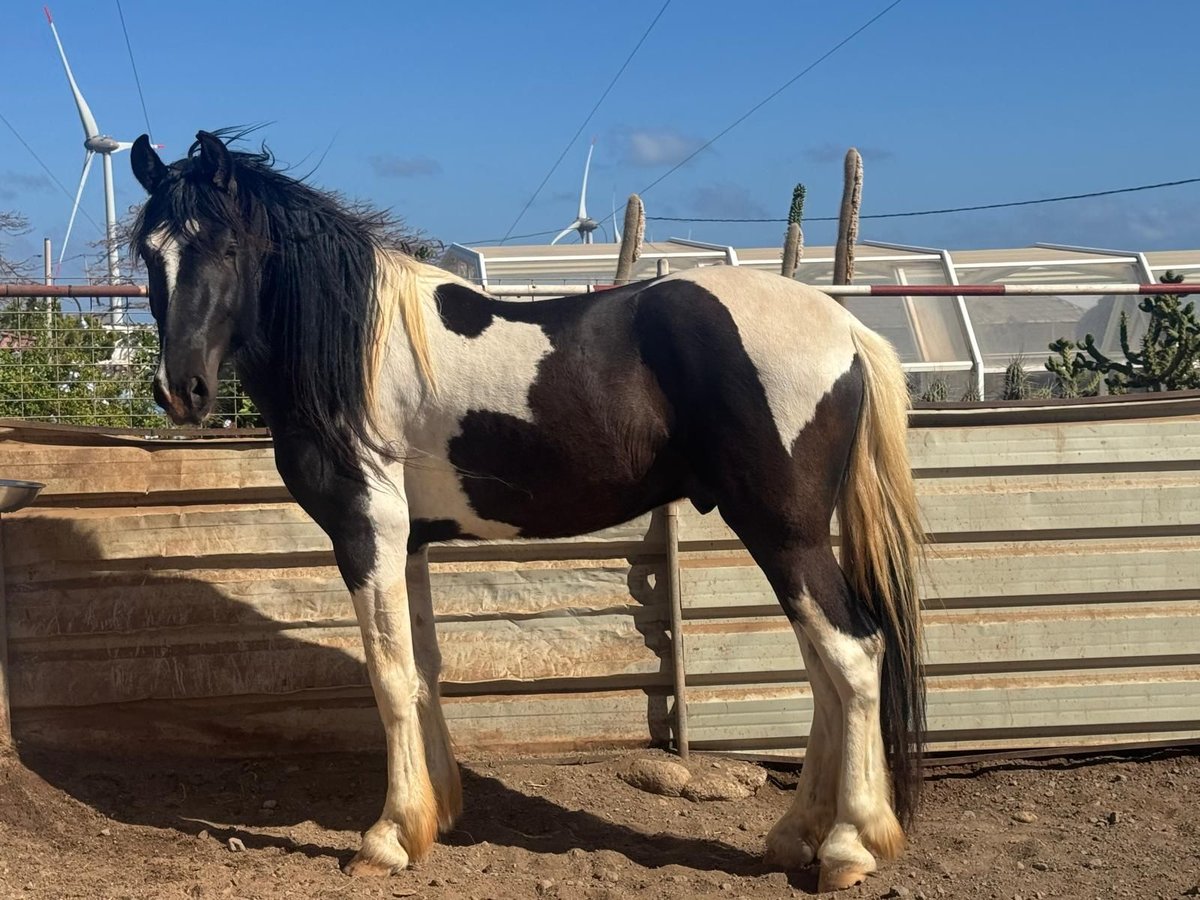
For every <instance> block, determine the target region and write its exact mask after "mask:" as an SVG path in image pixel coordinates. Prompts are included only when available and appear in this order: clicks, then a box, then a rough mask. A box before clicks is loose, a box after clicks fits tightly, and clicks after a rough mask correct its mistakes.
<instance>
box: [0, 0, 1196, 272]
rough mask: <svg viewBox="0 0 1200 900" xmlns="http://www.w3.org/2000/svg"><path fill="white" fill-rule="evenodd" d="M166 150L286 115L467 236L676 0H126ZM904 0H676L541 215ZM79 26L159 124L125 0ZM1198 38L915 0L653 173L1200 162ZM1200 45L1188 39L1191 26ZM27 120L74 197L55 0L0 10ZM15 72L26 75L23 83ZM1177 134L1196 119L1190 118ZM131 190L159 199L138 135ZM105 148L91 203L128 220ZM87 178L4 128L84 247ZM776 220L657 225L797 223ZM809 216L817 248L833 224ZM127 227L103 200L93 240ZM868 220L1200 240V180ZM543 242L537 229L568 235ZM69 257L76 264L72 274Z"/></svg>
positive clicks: (99, 9)
mask: <svg viewBox="0 0 1200 900" xmlns="http://www.w3.org/2000/svg"><path fill="white" fill-rule="evenodd" d="M122 4H123V9H124V13H125V19H126V23H127V25H128V29H129V35H130V39H131V41H132V44H133V50H134V54H135V57H136V61H137V64H138V68H139V72H140V74H141V79H142V84H143V87H144V89H145V99H146V105H147V108H148V111H149V117H150V124H151V126H152V128H153V134H154V138H155V140H157V141H160V142H162V143H165V144H167V149H166V150H165V151H163V155H164V157H165V158H168V159H174V158H177V157H178V156H180V155H182V154H183V153H185V152H186V150H187V147H188V144H189V143H190V142H191V140H192V138H193V137H194V135H195V132H196V130H197V129H200V128H205V129H213V128H217V127H220V126H223V125H236V124H245V123H269V124H267V125H266V127H265V128H264V129H263V130H262V131H261V132H260V134H261V135H262V137H263V138H264V139H265V140H266V141H267V143H268V144H269V145H270V147H271V148H272V149H273V150H274V151H275V153H276V155H277V156H278V158H279V159H280V160H281V161H283V162H286V163H291V164H294V165H295V166H296V167H297V168H298V169H299V170H301V171H306V170H308V169H311V168H312V167H313V166H315V165H316V164H317V162H318V160H320V165H319V166H318V167H317V169H316V171H315V173H314V174H313V176H312V180H313V181H314V182H315V183H317V184H319V185H322V186H325V187H329V188H333V189H337V190H339V191H342V192H344V193H346V194H348V195H351V196H354V197H357V198H360V199H365V200H369V201H371V202H373V203H375V204H376V205H379V206H383V207H388V208H391V209H392V210H394V211H395V212H396V213H398V214H400V215H401V216H403V217H404V218H405V219H406V220H407V221H408V222H409V223H410V224H412V225H414V226H417V227H420V228H422V229H424V230H425V231H426V232H428V233H429V234H430V235H431V236H434V237H437V238H440V239H442V240H444V241H447V242H449V241H474V240H481V239H486V238H497V237H500V236H501V235H503V234H504V233H505V231H507V230H508V228H509V226H510V224H511V223H512V221H513V219H514V218H515V217H516V215H517V213H518V212H519V211H520V209H521V207H522V205H524V203H525V201H526V200H527V199H528V197H529V195H530V194H531V193H532V192H533V190H534V188H536V187H537V185H538V183H539V182H540V181H541V180H542V178H543V177H544V176H545V174H546V172H547V170H548V169H549V167H550V165H551V164H552V163H553V161H554V160H555V159H556V158H557V156H558V154H559V153H560V152H561V150H562V148H563V146H564V145H565V143H566V141H567V140H568V139H569V138H570V136H571V135H572V134H573V133H574V132H575V130H576V129H577V128H578V127H579V124H580V122H581V121H582V120H583V118H584V116H585V115H586V114H587V112H588V110H590V109H591V107H592V105H593V104H594V103H595V101H596V99H597V98H598V97H599V96H600V93H601V92H602V90H603V89H604V87H605V86H606V85H607V84H608V82H609V80H610V79H611V78H612V76H613V75H614V73H615V72H616V71H617V68H618V67H619V66H620V64H621V62H622V61H623V60H624V58H625V57H626V55H627V54H628V53H629V51H630V50H631V49H632V48H633V46H634V44H635V43H636V42H637V40H638V38H639V37H640V36H641V34H642V32H643V31H644V30H645V28H646V26H647V25H648V24H649V23H650V21H651V20H652V19H653V17H654V15H655V13H656V12H657V11H658V9H659V7H660V6H661V0H646V2H629V0H608V2H605V3H564V2H548V0H541V2H523V3H510V4H497V3H495V2H488V3H483V2H472V0H459V2H457V3H453V4H410V3H386V4H385V3H369V2H368V3H359V4H354V5H346V4H340V3H338V4H335V3H330V2H316V0H292V2H287V3H283V2H254V3H249V2H246V0H203V2H200V3H190V4H180V3H173V2H162V0H159V2H156V3H150V2H145V0H122ZM886 5H887V0H841V2H837V3H830V2H822V3H815V2H807V0H804V2H798V0H794V2H773V3H769V2H758V0H742V2H739V3H737V4H731V3H727V2H725V3H717V2H708V0H691V2H688V0H673V2H672V3H671V5H670V7H669V8H668V9H667V11H666V13H665V14H664V15H663V16H662V18H661V20H660V21H659V22H658V25H657V26H656V27H655V29H654V30H653V31H652V32H651V34H650V36H649V38H648V39H647V40H646V42H645V44H644V45H643V46H642V48H641V50H640V51H639V53H638V54H637V55H636V56H635V58H634V59H633V61H632V63H631V64H630V65H629V67H628V69H627V70H626V71H625V73H624V75H623V77H622V78H621V80H620V81H619V82H618V83H617V85H616V87H615V88H614V89H613V90H612V92H611V93H610V94H609V96H608V98H607V99H606V100H605V102H604V103H603V105H602V106H601V107H600V109H599V110H598V112H597V113H596V115H595V117H594V118H593V120H592V121H591V123H590V124H589V125H588V126H587V128H586V129H585V131H584V133H583V135H582V136H581V138H580V140H579V142H578V143H577V144H576V145H575V146H574V147H573V148H572V150H571V151H570V152H569V153H568V154H567V157H566V159H565V160H564V161H563V164H562V165H561V166H560V167H559V168H558V170H557V171H556V172H555V174H554V175H553V177H551V179H550V181H549V182H548V184H547V185H546V187H545V188H544V190H543V191H542V194H541V196H540V197H539V199H538V200H537V201H536V202H535V203H534V204H533V205H532V206H531V207H530V209H529V210H528V211H527V212H526V213H525V215H524V217H523V218H522V220H521V222H520V223H519V224H518V226H517V227H516V229H515V232H514V233H517V234H524V233H528V232H536V231H544V230H550V229H557V228H561V227H563V226H565V225H566V224H567V223H568V222H569V221H570V220H571V219H572V218H573V217H574V213H575V203H576V198H577V195H578V190H579V180H580V176H581V173H582V166H583V160H584V157H585V155H586V152H587V141H588V139H589V138H591V137H593V136H594V137H595V138H596V141H597V143H596V151H595V161H594V164H593V170H592V181H591V185H590V190H589V198H588V199H589V212H590V213H592V215H593V216H596V217H599V215H600V214H606V213H608V212H609V210H610V208H611V203H612V198H613V196H614V194H615V196H616V197H617V198H618V202H620V200H621V199H623V198H624V197H625V196H626V195H627V194H628V193H629V192H631V191H639V190H641V189H643V188H645V187H646V186H647V185H649V184H650V183H651V182H653V181H654V180H655V179H657V178H658V177H659V176H660V175H662V174H663V173H664V172H665V171H666V170H667V169H669V168H670V166H671V165H672V164H673V163H674V162H676V161H678V159H679V158H680V157H681V156H682V155H686V154H687V153H689V152H690V151H691V150H692V149H694V148H695V147H697V146H699V145H700V144H702V143H703V142H704V141H705V140H707V139H708V138H710V137H712V136H713V135H715V134H717V133H718V132H719V131H721V130H722V129H723V128H725V127H726V126H727V125H729V124H730V123H731V122H732V121H733V120H734V119H736V118H737V117H738V116H740V115H741V114H742V113H744V112H745V111H746V110H748V109H749V108H750V107H751V106H753V105H754V104H755V103H757V102H758V101H759V100H761V99H762V98H763V97H765V96H767V95H768V94H769V93H771V92H772V91H773V90H775V89H776V88H777V87H778V86H779V85H781V84H783V83H784V82H785V81H787V80H788V79H789V78H791V77H792V76H794V75H795V74H796V73H797V72H799V71H800V70H801V69H803V68H804V67H805V66H806V65H808V64H809V63H810V62H811V61H812V60H814V59H816V58H817V57H819V56H820V55H821V54H823V53H824V52H826V51H827V50H828V49H829V48H830V47H832V46H833V45H834V44H836V43H837V42H838V41H840V40H841V39H842V38H843V37H845V36H846V35H847V34H849V33H850V32H852V31H853V30H854V29H856V28H857V27H858V26H860V25H861V24H862V23H863V22H865V21H866V20H868V19H869V18H870V17H871V16H873V15H875V13H877V12H878V11H879V10H881V9H882V8H883V7H885V6H886ZM52 8H53V12H54V16H55V21H56V23H57V25H58V28H59V32H60V35H61V37H62V39H63V42H64V44H65V45H66V48H67V53H68V55H69V57H70V59H71V63H72V67H73V69H74V71H75V76H76V78H77V79H78V81H79V83H80V86H81V88H82V89H83V92H84V94H85V96H86V97H87V98H88V100H89V102H90V103H91V106H92V109H93V111H94V112H95V114H96V117H97V119H98V120H99V123H100V126H101V128H102V129H104V130H105V131H107V132H108V133H110V134H112V135H113V136H114V137H117V138H118V139H122V140H131V139H133V138H134V137H136V136H137V135H139V134H141V133H142V132H143V131H144V130H145V125H144V120H143V116H142V110H141V106H140V104H139V102H138V96H137V93H136V89H135V85H134V79H133V73H132V70H131V68H130V64H129V59H128V56H127V52H126V49H125V42H124V38H123V36H122V32H121V22H120V18H119V16H118V11H117V6H116V2H115V0H57V2H55V3H54V4H53V7H52ZM1196 34H1200V3H1195V2H1192V0H1143V2H1140V3H1136V4H1134V3H1129V2H1115V0H1091V2H1089V0H1078V2H1075V0H1038V2H1029V0H1006V2H998V3H981V2H967V0H903V2H902V3H900V5H899V6H897V7H896V8H895V9H893V10H892V11H890V12H889V13H888V14H887V15H885V16H884V17H883V18H881V19H880V20H879V21H878V22H877V23H875V24H874V25H873V26H872V27H871V28H869V29H868V30H867V31H865V32H863V33H862V34H861V35H859V36H858V37H857V38H855V39H854V40H853V41H851V42H850V43H849V44H847V45H846V46H845V47H844V48H843V49H842V50H840V51H839V52H838V53H837V54H835V55H834V56H833V57H831V58H830V59H828V60H827V61H826V62H824V63H822V64H821V65H820V66H818V67H817V68H815V69H814V70H813V71H812V72H810V73H809V74H808V75H806V76H805V77H803V78H801V79H800V80H799V81H798V82H796V83H795V84H794V85H793V86H792V87H790V88H789V89H788V90H786V91H785V92H784V93H782V94H781V95H780V96H779V97H777V98H776V99H775V100H773V101H772V102H770V103H769V104H767V105H766V106H765V107H763V108H762V109H761V110H759V111H758V112H757V113H755V114H754V115H753V116H751V117H750V118H749V119H748V120H747V121H745V122H744V123H743V124H741V125H740V126H739V127H737V128H735V129H734V130H733V131H731V132H730V133H729V134H728V135H726V136H725V137H723V138H722V139H721V140H719V141H718V142H717V143H716V144H714V145H713V146H712V147H711V148H710V149H708V150H705V151H704V152H703V153H701V154H700V155H699V156H697V157H696V159H694V160H693V161H692V162H690V163H689V164H687V165H686V166H684V167H683V168H681V169H680V170H678V171H677V172H675V173H674V174H672V175H671V176H670V177H668V178H666V179H665V180H663V181H662V182H661V183H660V184H658V185H656V186H655V187H654V188H652V189H651V190H650V191H649V192H647V193H646V194H645V195H644V200H645V202H646V206H647V212H648V213H649V214H650V215H652V216H653V215H672V216H703V217H759V216H783V215H785V214H786V211H787V205H788V201H789V198H790V195H791V189H792V185H793V184H795V183H796V182H797V181H802V182H804V183H805V184H806V185H807V186H808V191H809V193H808V196H809V201H808V206H807V213H808V214H809V215H812V216H821V215H829V214H833V213H835V212H836V209H837V204H838V200H839V197H840V191H841V157H842V154H843V153H844V151H845V148H846V147H848V146H850V145H855V146H858V147H859V148H860V150H861V151H862V152H863V156H864V160H865V170H866V174H865V184H864V194H863V212H864V213H872V212H875V213H882V212H894V211H903V210H912V209H927V208H932V207H944V206H960V205H969V204H977V203H990V202H1004V201H1009V200H1020V199H1026V198H1034V197H1043V196H1053V195H1059V194H1072V193H1080V192H1087V191H1094V190H1105V189H1110V188H1118V187H1124V186H1130V185H1138V184H1146V183H1152V182H1160V181H1170V180H1176V179H1184V178H1192V177H1197V176H1200V161H1198V157H1197V152H1196V148H1197V146H1198V145H1200V141H1198V138H1200V115H1198V114H1197V109H1198V107H1200V103H1198V102H1197V101H1198V97H1197V93H1198V91H1197V89H1198V87H1200V61H1197V58H1196V55H1195V53H1194V52H1191V51H1190V50H1188V47H1187V44H1186V40H1187V38H1188V36H1195V35H1196ZM1176 37H1177V38H1178V39H1177V40H1176V39H1175V38H1176ZM0 50H2V52H3V54H4V59H5V70H6V73H7V74H8V77H7V78H6V79H5V86H4V88H3V89H2V90H0V113H2V114H3V115H4V116H5V117H6V118H7V119H8V120H9V121H10V122H11V123H12V124H13V125H14V126H15V127H16V128H17V130H18V131H19V132H20V133H21V134H22V136H23V137H24V138H25V140H26V141H28V142H29V144H30V145H31V146H32V147H33V149H34V150H35V151H36V152H37V153H38V155H39V156H41V158H42V159H43V160H44V161H45V163H46V165H47V166H48V167H49V168H50V170H51V171H52V172H53V173H54V174H55V176H56V177H57V178H58V179H59V180H60V181H61V182H62V183H63V184H64V185H66V186H67V188H68V189H69V190H71V191H72V192H73V190H74V188H75V185H76V183H77V181H78V177H79V168H80V165H81V163H82V158H83V150H82V146H81V140H82V135H81V131H80V127H79V121H78V118H77V117H76V114H75V110H74V107H73V104H72V101H71V98H70V95H69V93H68V88H67V84H66V79H65V76H64V75H63V72H62V67H61V65H60V64H59V61H58V58H57V54H56V51H55V48H54V44H53V40H52V38H51V35H50V32H49V29H48V27H47V25H46V22H45V19H44V18H43V16H42V11H41V6H40V3H39V2H24V0H6V2H5V3H4V4H3V5H2V7H0ZM14 76H16V77H14ZM1166 135H1169V136H1166ZM116 161H117V166H116V186H117V200H118V207H119V208H121V209H125V208H127V207H128V206H130V205H132V204H134V203H136V202H138V200H139V193H140V188H138V186H137V184H136V182H135V181H134V180H133V177H132V175H131V174H130V172H129V168H128V157H127V155H124V154H122V155H120V156H118V157H116ZM98 175H99V166H98V165H97V166H96V167H95V171H94V172H93V174H92V176H91V180H90V182H89V185H88V189H87V192H86V194H85V197H84V207H85V209H86V210H87V211H88V213H90V215H91V217H92V218H93V219H94V220H95V221H97V222H102V221H103V196H102V188H101V182H100V178H99V177H98ZM69 208H70V200H69V198H68V197H66V196H64V195H63V194H62V192H61V191H60V190H59V189H58V188H57V187H55V186H54V185H53V183H52V182H51V181H50V180H49V179H48V178H47V177H46V176H45V174H44V172H43V171H42V169H41V168H40V167H39V166H38V164H37V163H36V161H35V160H34V159H33V158H32V157H31V156H30V155H29V154H28V153H27V151H26V150H25V149H24V148H23V147H22V146H21V145H20V143H18V141H17V139H16V138H15V137H14V136H13V134H12V133H11V132H10V131H9V130H8V129H6V128H4V127H3V126H2V125H0V210H4V209H12V210H18V211H21V212H23V213H24V214H26V215H27V216H28V217H29V218H30V220H31V221H32V223H33V226H34V227H33V231H32V232H31V233H30V234H29V235H28V236H26V237H25V238H23V239H18V240H17V241H16V242H15V243H11V244H10V246H9V247H8V252H9V254H10V255H13V256H18V255H21V254H22V253H33V252H35V251H37V250H40V240H41V237H42V235H48V236H50V237H51V238H53V239H54V240H55V242H56V243H57V242H58V241H59V240H60V239H61V236H62V233H63V229H64V228H65V225H66V220H67V216H68V213H69ZM781 228H782V227H781V226H778V225H721V224H699V223H698V224H695V225H690V226H689V225H687V224H679V223H670V224H668V223H655V222H651V223H650V225H649V231H650V234H651V235H652V236H653V237H654V238H657V239H663V238H666V237H669V236H687V234H688V233H689V231H690V233H691V235H692V236H693V237H695V238H698V239H703V240H712V241H719V242H721V243H732V244H735V245H740V246H748V245H761V244H775V243H777V242H778V240H779V238H780V235H781ZM831 235H832V227H831V226H828V225H822V224H820V223H812V224H810V225H809V226H808V227H807V228H806V239H807V241H808V243H810V244H820V243H828V242H830V241H831ZM99 236H100V234H99V232H98V230H97V228H96V227H95V226H94V225H93V224H92V223H91V222H89V221H87V220H86V219H82V218H81V220H80V222H79V223H78V224H77V226H76V235H75V236H74V237H73V238H72V249H73V250H74V251H82V250H84V249H85V243H86V242H87V241H91V240H94V239H96V238H98V237H99ZM862 237H864V238H874V239H879V240H891V241H900V242H905V243H912V244H923V245H934V246H948V247H951V248H968V247H985V246H1005V245H1020V244H1023V243H1030V242H1033V241H1038V240H1042V241H1052V242H1059V243H1076V244H1088V245H1096V246H1114V247H1135V248H1141V249H1158V248H1178V247H1197V246H1200V184H1197V185H1189V186H1185V187H1179V188H1172V189H1165V190H1160V191H1148V192H1144V193H1140V194H1132V195H1125V196H1121V197H1112V198H1098V199H1094V200H1087V201H1079V202H1072V203H1061V204H1054V205H1048V206H1040V207H1032V208H1026V209H1019V210H1005V211H995V212H983V213H963V214H956V215H948V216H938V217H927V218H914V219H901V220H890V221H889V220H884V221H879V222H864V223H863V228H862ZM548 239H549V238H536V239H533V241H531V242H538V241H546V240H548ZM64 274H66V272H64Z"/></svg>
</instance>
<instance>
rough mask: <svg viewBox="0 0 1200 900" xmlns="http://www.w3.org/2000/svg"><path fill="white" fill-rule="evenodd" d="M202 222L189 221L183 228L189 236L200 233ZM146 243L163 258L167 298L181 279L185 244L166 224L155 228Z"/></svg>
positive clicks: (169, 297) (168, 298)
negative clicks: (181, 258) (180, 263)
mask: <svg viewBox="0 0 1200 900" xmlns="http://www.w3.org/2000/svg"><path fill="white" fill-rule="evenodd" d="M199 231H200V223H199V222H196V221H195V220H191V221H189V222H188V223H187V224H186V225H185V226H184V228H183V232H184V234H187V235H189V236H191V235H195V234H198V233H199ZM146 244H147V246H149V247H150V249H151V250H153V251H154V252H155V253H157V254H158V255H159V257H161V258H162V264H163V272H164V274H165V275H166V280H167V300H168V301H170V299H171V294H173V293H175V284H176V282H177V281H178V280H179V258H180V257H181V256H182V255H183V244H182V242H180V240H179V238H177V237H176V236H175V235H173V234H172V233H171V231H170V230H169V229H168V228H167V227H166V226H165V225H164V226H161V227H159V228H156V229H154V231H152V232H150V234H149V235H148V236H147V238H146Z"/></svg>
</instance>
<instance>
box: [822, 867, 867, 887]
mask: <svg viewBox="0 0 1200 900" xmlns="http://www.w3.org/2000/svg"><path fill="white" fill-rule="evenodd" d="M868 874H869V873H868V872H866V871H865V870H864V869H863V868H862V867H860V866H840V867H838V868H836V869H831V868H829V867H828V866H824V865H823V866H821V874H820V876H819V877H818V878H817V890H818V891H820V892H821V893H824V892H826V891H844V890H845V889H846V888H850V887H854V885H856V884H862V883H863V882H864V881H865V880H866V878H867V875H868Z"/></svg>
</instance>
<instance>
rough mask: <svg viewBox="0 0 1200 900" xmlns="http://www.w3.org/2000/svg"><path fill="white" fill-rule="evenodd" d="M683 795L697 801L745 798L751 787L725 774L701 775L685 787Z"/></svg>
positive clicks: (748, 794)
mask: <svg viewBox="0 0 1200 900" xmlns="http://www.w3.org/2000/svg"><path fill="white" fill-rule="evenodd" d="M683 796H684V797H685V798H686V799H688V800H691V801H693V802H695V803H700V802H704V801H707V800H745V799H746V798H747V797H749V796H750V789H749V788H748V787H746V786H745V785H744V784H742V783H741V782H738V781H734V780H733V779H732V778H728V777H726V776H723V775H700V776H699V777H697V778H694V779H692V780H691V781H689V782H688V783H687V785H685V786H684V788H683Z"/></svg>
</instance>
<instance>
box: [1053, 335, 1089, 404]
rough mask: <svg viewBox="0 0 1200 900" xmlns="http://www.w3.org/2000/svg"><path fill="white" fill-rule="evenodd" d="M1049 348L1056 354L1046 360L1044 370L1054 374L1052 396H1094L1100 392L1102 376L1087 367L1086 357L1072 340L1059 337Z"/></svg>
mask: <svg viewBox="0 0 1200 900" xmlns="http://www.w3.org/2000/svg"><path fill="white" fill-rule="evenodd" d="M1050 350H1051V352H1053V353H1057V354H1058V358H1057V359H1055V358H1054V357H1053V356H1052V357H1050V358H1049V359H1048V360H1046V370H1047V371H1049V372H1050V373H1051V374H1052V375H1054V387H1053V390H1052V392H1053V395H1054V396H1056V397H1095V396H1096V395H1097V394H1098V393H1100V382H1101V380H1102V376H1101V374H1100V373H1099V372H1096V371H1094V370H1092V369H1090V368H1089V367H1088V365H1087V358H1086V357H1085V356H1084V355H1083V354H1081V353H1080V352H1079V348H1078V347H1076V346H1075V342H1074V341H1068V340H1067V339H1066V338H1059V339H1058V340H1057V341H1055V342H1054V343H1053V344H1051V345H1050Z"/></svg>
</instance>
